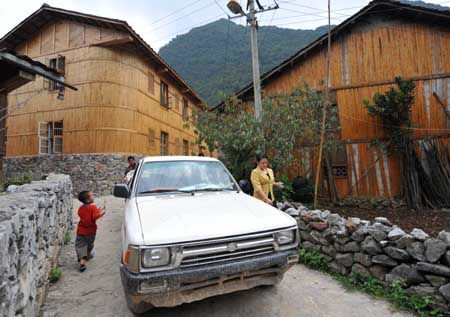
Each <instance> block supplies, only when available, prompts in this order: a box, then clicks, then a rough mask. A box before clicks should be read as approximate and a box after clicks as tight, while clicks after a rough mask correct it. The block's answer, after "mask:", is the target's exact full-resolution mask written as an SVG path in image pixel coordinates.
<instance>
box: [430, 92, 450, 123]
mask: <svg viewBox="0 0 450 317" xmlns="http://www.w3.org/2000/svg"><path fill="white" fill-rule="evenodd" d="M433 96H434V98H436V100H437V102H438V104H440V105H441V107H442V110H444V113H445V115H446V116H447V119H449V120H450V113H449V112H448V110H447V109H445V105H444V103H443V102H442V100H441V98H439V96H438V95H437V93H436V92H435V91H433Z"/></svg>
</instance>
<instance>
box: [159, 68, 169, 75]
mask: <svg viewBox="0 0 450 317" xmlns="http://www.w3.org/2000/svg"><path fill="white" fill-rule="evenodd" d="M156 72H157V73H158V74H165V73H168V72H169V69H168V68H167V67H163V68H160V69H158V70H157V71H156Z"/></svg>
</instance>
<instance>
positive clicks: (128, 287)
mask: <svg viewBox="0 0 450 317" xmlns="http://www.w3.org/2000/svg"><path fill="white" fill-rule="evenodd" d="M114 195H115V196H116V197H122V198H126V204H125V210H124V214H123V225H122V260H121V270H120V271H121V278H122V284H123V287H124V290H125V295H126V298H127V304H128V306H129V308H130V310H131V311H132V312H133V313H136V314H140V313H143V312H145V311H147V310H150V309H151V308H152V307H171V306H176V305H180V304H182V303H188V302H192V301H196V300H201V299H204V298H207V297H211V296H216V295H220V294H226V293H231V292H235V291H238V290H244V289H249V288H252V287H256V286H259V285H274V284H277V283H279V282H280V281H281V279H282V277H283V274H284V273H285V272H286V270H287V269H288V268H289V267H290V266H291V265H292V264H294V263H296V262H297V261H298V254H297V246H298V241H299V236H298V229H297V224H296V221H295V220H294V219H293V218H291V217H290V216H289V215H287V214H285V213H284V212H282V211H280V210H278V209H276V208H274V207H271V206H269V205H267V204H265V203H263V202H261V201H259V200H257V199H255V198H253V197H251V196H248V195H247V194H245V193H243V192H242V191H241V190H240V188H239V186H238V184H237V183H236V181H235V180H234V179H233V177H232V176H231V174H230V172H229V171H228V170H227V169H226V168H225V166H224V165H223V164H222V163H221V162H220V161H218V160H216V159H214V158H205V157H177V156H171V157H147V158H144V159H141V160H140V161H139V162H138V165H137V168H136V171H135V173H134V176H133V178H132V180H131V182H130V183H129V184H128V185H125V184H119V185H116V186H115V187H114Z"/></svg>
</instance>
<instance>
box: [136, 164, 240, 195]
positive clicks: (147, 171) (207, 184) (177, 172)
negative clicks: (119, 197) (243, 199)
mask: <svg viewBox="0 0 450 317" xmlns="http://www.w3.org/2000/svg"><path fill="white" fill-rule="evenodd" d="M237 189H238V188H237V186H236V183H235V182H234V180H233V178H232V177H231V175H230V173H229V172H228V171H227V170H226V169H225V168H224V166H223V165H222V164H221V163H219V162H198V161H169V162H148V163H145V164H144V166H143V170H142V171H141V173H140V177H139V180H138V186H137V192H138V194H140V195H146V194H158V193H173V192H199V191H225V190H237Z"/></svg>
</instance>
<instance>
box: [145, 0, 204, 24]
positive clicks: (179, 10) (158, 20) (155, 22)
mask: <svg viewBox="0 0 450 317" xmlns="http://www.w3.org/2000/svg"><path fill="white" fill-rule="evenodd" d="M200 1H201V0H195V1H192V2H190V3H189V4H187V5H186V6H184V7H182V8H180V9H178V10H175V11H173V12H171V13H169V14H168V15H166V16H163V17H162V18H159V19H157V20H156V21H153V22H152V23H150V24H147V25H146V26H144V27H143V29H146V28H147V27H149V26H152V25H155V24H157V23H158V22H160V21H162V20H165V19H167V18H168V17H171V16H173V15H175V14H177V13H179V12H181V11H183V10H184V9H186V8H188V7H190V6H192V5H194V4H196V3H197V2H200Z"/></svg>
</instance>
